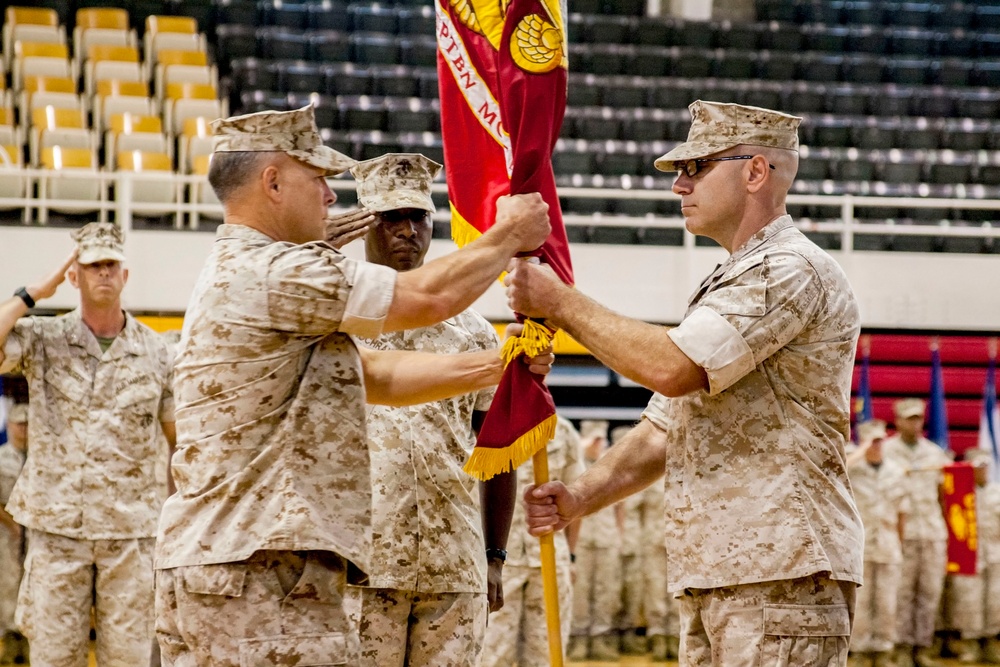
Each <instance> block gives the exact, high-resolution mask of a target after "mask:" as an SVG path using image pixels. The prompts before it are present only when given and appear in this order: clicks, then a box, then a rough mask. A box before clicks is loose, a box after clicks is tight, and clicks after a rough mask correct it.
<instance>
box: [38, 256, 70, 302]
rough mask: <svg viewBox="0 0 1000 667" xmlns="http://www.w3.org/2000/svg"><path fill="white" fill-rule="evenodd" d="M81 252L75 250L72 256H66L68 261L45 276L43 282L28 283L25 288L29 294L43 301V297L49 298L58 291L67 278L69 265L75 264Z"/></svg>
mask: <svg viewBox="0 0 1000 667" xmlns="http://www.w3.org/2000/svg"><path fill="white" fill-rule="evenodd" d="M78 254H79V250H73V252H72V253H70V256H69V257H67V258H66V261H64V262H63V263H62V266H60V267H59V268H58V269H56V270H55V271H53V272H52V273H50V274H49V275H48V276H46V277H45V278H43V279H42V280H41V282H37V283H34V284H33V285H28V286H27V287H26V288H25V289H27V290H28V294H30V295H31V298H32V299H34V300H35V301H41V300H42V299H48V298H50V297H51V296H52V295H54V294H55V293H56V289H58V288H59V286H60V285H62V284H63V282H64V281H65V280H66V272H67V271H69V267H71V266H72V265H73V262H75V261H76V257H77V255H78Z"/></svg>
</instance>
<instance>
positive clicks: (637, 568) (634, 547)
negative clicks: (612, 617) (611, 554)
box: [618, 495, 642, 632]
mask: <svg viewBox="0 0 1000 667" xmlns="http://www.w3.org/2000/svg"><path fill="white" fill-rule="evenodd" d="M621 511H622V514H623V516H624V523H623V526H622V542H621V551H620V552H619V555H620V557H621V566H620V569H621V582H622V590H621V612H620V614H619V622H618V629H619V630H622V631H625V632H634V631H635V629H636V628H638V627H639V626H641V625H642V560H641V555H640V551H641V550H640V544H641V541H642V508H641V507H640V502H639V496H638V495H633V496H630V497H628V498H626V499H625V500H623V501H622V502H621Z"/></svg>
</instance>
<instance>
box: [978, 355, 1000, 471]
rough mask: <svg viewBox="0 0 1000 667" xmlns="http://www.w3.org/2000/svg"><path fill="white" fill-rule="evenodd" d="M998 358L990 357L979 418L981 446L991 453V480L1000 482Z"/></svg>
mask: <svg viewBox="0 0 1000 667" xmlns="http://www.w3.org/2000/svg"><path fill="white" fill-rule="evenodd" d="M996 374H997V360H996V358H995V357H991V358H990V365H989V366H988V367H987V368H986V384H985V385H984V386H983V414H982V415H981V416H980V420H979V448H980V449H985V450H986V451H987V452H989V454H990V481H991V482H1000V406H998V405H997V376H996Z"/></svg>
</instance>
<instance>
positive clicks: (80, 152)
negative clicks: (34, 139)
mask: <svg viewBox="0 0 1000 667" xmlns="http://www.w3.org/2000/svg"><path fill="white" fill-rule="evenodd" d="M40 163H41V165H42V168H44V169H48V170H51V171H53V172H56V173H55V174H53V175H51V176H43V177H42V178H41V179H39V186H40V188H39V190H40V196H39V200H40V201H39V202H38V203H39V204H40V205H39V208H38V220H39V222H42V223H45V222H47V221H48V211H49V209H51V210H54V211H60V212H65V213H89V212H91V211H96V210H99V209H100V205H99V204H98V203H97V202H99V201H103V199H104V183H103V182H102V181H101V179H99V178H95V175H96V174H97V155H96V153H95V152H94V151H92V150H87V149H86V148H64V147H62V146H51V147H48V148H44V149H42V152H41V159H40ZM64 201H79V202H84V203H78V204H68V203H62V202H64Z"/></svg>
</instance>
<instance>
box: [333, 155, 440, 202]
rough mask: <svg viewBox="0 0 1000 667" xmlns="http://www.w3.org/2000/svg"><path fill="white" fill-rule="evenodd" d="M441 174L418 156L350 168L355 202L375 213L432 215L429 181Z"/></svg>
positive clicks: (391, 157)
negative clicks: (355, 183)
mask: <svg viewBox="0 0 1000 667" xmlns="http://www.w3.org/2000/svg"><path fill="white" fill-rule="evenodd" d="M440 171H441V165H439V164H438V163H437V162H435V161H434V160H432V159H430V158H429V157H425V156H423V155H420V154H419V153H387V154H385V155H383V156H381V157H377V158H374V159H372V160H365V161H364V162H358V163H357V164H355V165H354V166H353V167H351V174H353V175H354V178H355V179H357V181H358V202H359V203H360V204H361V205H362V206H364V207H365V208H367V209H368V210H370V211H378V212H381V211H392V210H394V209H397V208H419V209H423V210H425V211H430V212H432V213H433V212H434V211H436V210H437V209H436V207H435V206H434V201H433V200H432V199H431V181H433V180H434V177H435V176H437V175H438V173H439V172H440Z"/></svg>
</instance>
